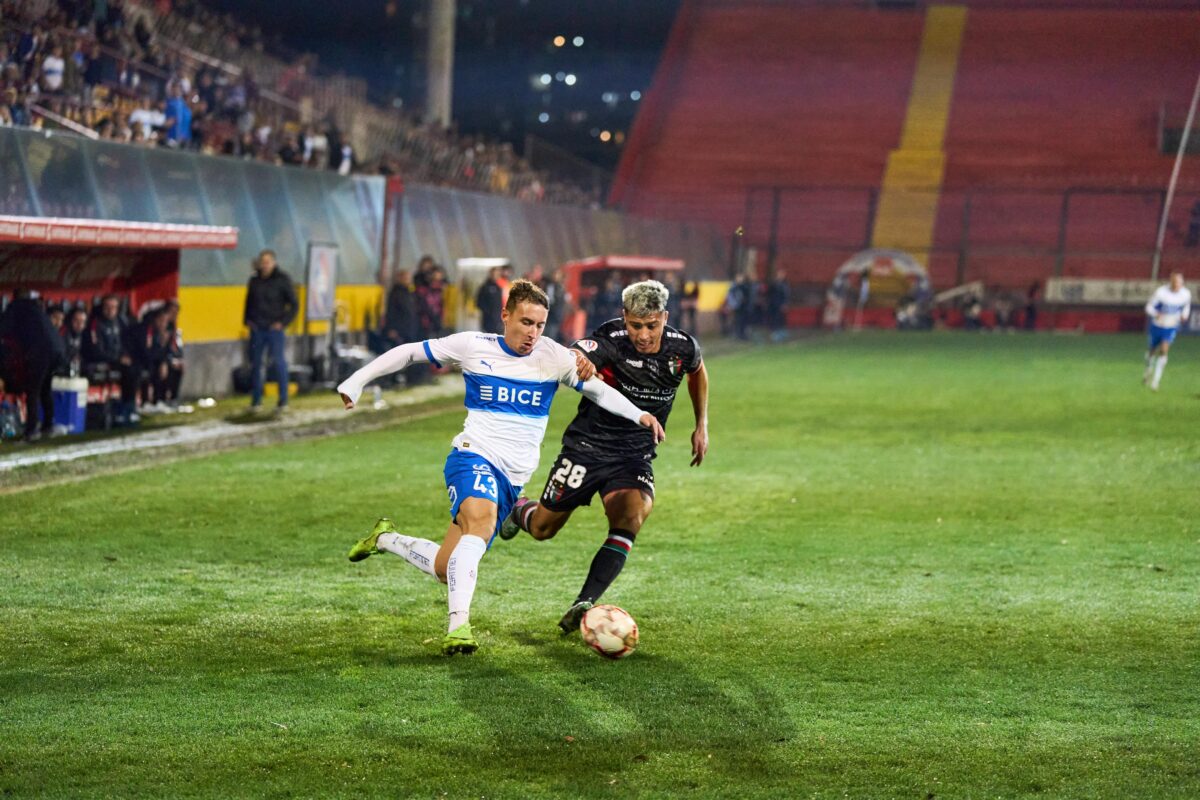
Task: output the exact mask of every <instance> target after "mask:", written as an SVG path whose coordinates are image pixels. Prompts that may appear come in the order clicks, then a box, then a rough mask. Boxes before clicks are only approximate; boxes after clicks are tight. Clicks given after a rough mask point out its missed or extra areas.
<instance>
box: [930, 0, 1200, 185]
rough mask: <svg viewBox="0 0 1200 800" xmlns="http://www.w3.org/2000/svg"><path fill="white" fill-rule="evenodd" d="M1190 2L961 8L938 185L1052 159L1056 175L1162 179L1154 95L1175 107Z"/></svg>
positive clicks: (1036, 166)
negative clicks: (1174, 6)
mask: <svg viewBox="0 0 1200 800" xmlns="http://www.w3.org/2000/svg"><path fill="white" fill-rule="evenodd" d="M1194 8H1195V7H1194V6H1193V10H1190V11H1172V10H1158V11H1155V10H1137V9H1131V8H1129V7H1126V8H1124V9H1116V8H1114V9H1107V10H1105V9H1102V10H1095V9H1067V10H1058V9H1043V10H1030V11H1013V10H1011V9H993V10H989V9H986V8H973V9H971V10H970V12H969V14H968V19H967V25H966V30H965V32H964V37H963V48H962V56H961V58H960V62H959V68H958V76H957V85H956V89H955V93H954V102H953V105H952V108H951V113H950V119H949V125H948V129H947V132H946V150H947V151H948V152H949V153H950V154H951V155H950V159H949V162H948V165H947V176H946V177H947V183H948V184H961V183H968V182H970V183H978V182H981V181H987V180H989V179H996V180H1001V181H1003V180H1006V179H1008V178H1009V176H1008V175H1006V174H1004V173H1006V172H1007V171H1009V170H1011V169H1016V170H1022V171H1024V172H1027V173H1036V172H1040V171H1042V170H1043V168H1045V167H1050V168H1051V169H1054V168H1055V166H1057V170H1056V171H1057V173H1058V176H1059V179H1060V180H1071V181H1073V180H1074V177H1075V176H1076V175H1078V174H1079V173H1086V174H1089V175H1090V176H1091V178H1092V180H1095V181H1103V182H1107V183H1108V184H1110V185H1111V184H1112V183H1113V182H1118V183H1125V182H1128V181H1129V180H1131V179H1133V178H1139V177H1140V178H1141V179H1143V180H1156V181H1157V180H1158V179H1160V178H1163V177H1165V176H1164V174H1163V172H1164V170H1167V171H1168V172H1169V169H1170V158H1169V157H1165V156H1159V155H1158V154H1157V151H1156V132H1157V119H1158V112H1159V107H1160V105H1161V104H1162V103H1163V102H1164V101H1165V102H1170V103H1174V104H1175V105H1176V106H1180V105H1182V106H1184V107H1185V108H1186V103H1187V101H1188V99H1189V98H1190V96H1191V90H1192V86H1193V84H1194V82H1195V79H1196V75H1195V70H1196V52H1197V51H1196V41H1197V32H1198V31H1200V12H1197V11H1196V10H1194ZM1041 177H1042V179H1043V180H1046V181H1048V180H1051V179H1052V178H1051V176H1049V175H1042V176H1041ZM1198 177H1200V176H1198Z"/></svg>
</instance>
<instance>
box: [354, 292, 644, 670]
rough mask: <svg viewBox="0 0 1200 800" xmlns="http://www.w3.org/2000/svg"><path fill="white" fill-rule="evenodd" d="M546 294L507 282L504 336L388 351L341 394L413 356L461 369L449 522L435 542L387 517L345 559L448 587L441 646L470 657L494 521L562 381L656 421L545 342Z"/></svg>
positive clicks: (516, 488)
mask: <svg viewBox="0 0 1200 800" xmlns="http://www.w3.org/2000/svg"><path fill="white" fill-rule="evenodd" d="M547 313H548V302H547V300H546V294H545V292H543V291H542V290H541V289H539V288H538V287H537V286H536V285H534V284H533V283H530V282H529V281H526V280H518V281H514V282H513V284H512V286H511V287H510V288H509V294H508V302H507V303H506V304H505V306H504V310H503V311H502V312H501V320H502V321H503V323H504V335H503V336H499V335H497V334H494V333H474V332H468V333H456V334H453V335H451V336H446V337H443V338H441V339H429V340H426V341H424V342H414V343H411V344H406V345H401V346H399V347H396V348H393V349H391V350H389V351H388V352H386V353H384V354H383V355H381V356H379V358H376V359H375V360H374V361H372V362H371V363H369V364H367V365H366V366H365V367H363V368H362V369H360V370H359V371H358V372H355V373H354V374H353V375H351V376H350V377H349V378H347V379H346V380H345V381H344V382H343V383H342V384H341V385H340V386H338V388H337V390H338V393H339V394H341V396H342V401H343V402H344V403H345V405H346V408H347V409H350V408H353V407H354V404H355V403H356V402H358V398H359V397H360V395H361V394H362V391H363V387H365V386H366V385H367V384H368V383H370V382H371V381H372V380H374V379H376V378H379V377H381V376H383V375H388V374H390V373H392V372H396V371H397V370H401V369H404V368H405V367H407V366H409V365H410V364H412V363H415V362H426V361H427V362H430V363H432V364H434V365H435V366H441V365H442V364H458V365H460V366H461V367H462V371H463V377H464V379H465V380H466V384H467V392H466V398H465V400H464V404H465V405H466V407H467V420H466V423H465V424H464V426H463V430H462V433H460V434H458V436H456V437H454V441H453V442H452V443H451V444H452V445H453V449H452V450H451V451H450V455H449V456H447V458H446V466H445V470H444V473H445V477H446V490H447V492H448V494H449V495H450V520H451V522H450V527H449V528H447V530H446V536H445V538H444V539H443V540H442V543H441V545H440V546H439V545H438V544H437V543H435V542H432V541H430V540H428V539H420V538H416V537H413V536H406V535H403V534H401V533H400V532H399V531H397V530H396V528H395V526H394V525H393V524H392V522H391V520H389V519H381V520H379V522H378V523H376V525H375V528H374V529H373V530H372V531H371V533H370V534H368V535H367V536H366V537H364V538H363V539H361V540H359V541H358V542H357V543H356V544H355V545H354V546H353V547H352V548H350V553H349V557H350V560H351V561H361V560H362V559H364V558H366V557H368V556H372V555H376V554H378V553H380V552H389V553H394V554H395V555H398V556H400V557H401V558H403V559H404V560H405V561H407V562H408V563H409V564H412V565H413V566H414V567H416V568H417V569H419V570H421V571H422V572H424V573H426V574H427V575H431V576H433V577H435V578H437V579H438V580H440V581H443V582H444V583H446V584H447V586H448V587H449V595H450V597H449V606H450V623H449V627H448V632H447V634H446V637H445V639H443V640H442V652H443V653H445V654H447V655H450V654H453V653H473V652H475V650H477V649H478V647H479V644H478V642H476V640H475V637H474V635H473V634H472V632H471V622H470V611H471V598H472V596H473V595H474V594H475V583H476V578H477V573H478V569H479V562H480V560H481V559H482V558H483V554H484V553H485V552H487V549H488V548H489V547H490V546H491V543H492V539H493V538H494V537H495V535H496V532H497V530H498V529H499V520H502V519H504V518H505V517H507V516H508V513H509V511H510V510H511V509H512V504H513V502H515V501H516V499H517V496H518V495H519V494H520V492H521V488H522V487H523V486H524V484H525V481H527V480H529V477H530V476H531V475H532V474H533V472H534V470H536V469H537V463H538V457H539V456H540V454H541V453H540V451H541V445H542V439H543V438H544V437H545V435H546V423H547V421H548V417H549V414H550V401H551V400H552V399H553V398H554V393H555V391H556V390H557V389H558V387H559V385H560V384H562V385H567V386H571V387H573V388H574V389H575V390H576V391H579V392H581V393H582V394H583V395H584V396H586V397H588V398H590V399H591V400H593V401H594V402H596V403H597V404H599V405H600V406H601V407H602V408H604V409H606V410H607V411H610V412H611V413H613V414H616V415H617V416H619V417H624V418H625V419H628V420H630V421H632V422H636V423H637V424H639V425H641V426H643V427H646V428H649V429H650V430H651V431H652V432H653V434H654V438H655V440H656V441H662V439H663V438H664V434H663V429H662V425H660V424H659V422H658V420H657V419H656V418H655V417H654V415H653V414H650V413H648V412H644V411H642V410H641V409H639V408H638V407H637V406H635V405H634V404H633V403H631V402H630V401H629V400H627V399H626V398H625V397H624V396H623V395H621V393H620V392H618V391H617V390H616V389H613V388H612V387H610V386H608V385H607V384H605V383H604V382H603V381H601V380H599V379H597V378H594V377H593V378H590V379H588V380H586V381H582V380H580V379H579V369H580V367H582V366H583V365H581V364H577V362H576V358H575V356H573V355H572V354H571V351H569V350H567V348H565V347H563V346H562V345H560V344H558V343H557V342H555V341H552V340H550V339H545V338H542V329H543V328H544V327H545V325H546V315H547Z"/></svg>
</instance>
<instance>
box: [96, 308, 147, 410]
mask: <svg viewBox="0 0 1200 800" xmlns="http://www.w3.org/2000/svg"><path fill="white" fill-rule="evenodd" d="M129 328H130V325H129V323H128V322H126V320H125V318H124V317H122V316H121V298H119V297H117V296H116V295H115V294H109V295H105V296H104V297H103V298H102V299H101V300H100V310H99V312H98V313H96V314H94V315H93V317H92V321H91V323H89V324H88V330H87V336H86V337H85V339H84V342H83V370H84V376H85V377H86V378H87V379H88V381H90V382H92V383H108V382H109V381H110V380H114V379H116V380H119V381H120V383H121V404H120V406H119V407H118V410H117V422H118V423H119V424H132V423H135V422H137V421H138V420H139V418H138V415H137V408H136V405H137V387H138V373H137V368H136V367H135V365H134V363H133V358H132V356H130V355H129V342H128V337H129Z"/></svg>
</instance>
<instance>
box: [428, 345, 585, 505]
mask: <svg viewBox="0 0 1200 800" xmlns="http://www.w3.org/2000/svg"><path fill="white" fill-rule="evenodd" d="M423 346H424V349H425V356H426V357H427V358H428V359H429V360H430V362H432V363H433V364H435V365H438V366H441V365H443V364H457V365H459V366H461V367H462V372H463V378H464V379H465V381H466V384H467V393H466V397H465V399H464V404H465V405H466V407H467V421H466V423H465V424H464V425H463V429H462V433H460V434H459V435H458V436H456V437H454V441H453V442H452V444H453V445H454V447H455V449H457V450H463V451H467V452H473V453H479V454H480V455H481V456H483V457H484V458H486V459H487V460H488V461H490V462H492V464H493V465H494V466H495V467H497V468H498V469H500V470H502V471H503V472H504V474H505V475H506V476H507V477H508V479H509V481H510V482H511V483H512V484H513V485H514V486H523V485H524V484H525V482H526V481H528V480H529V478H530V476H531V475H533V472H534V470H536V469H537V465H538V459H539V458H540V457H541V447H542V439H543V438H544V437H545V435H546V424H547V422H548V421H549V417H550V403H551V401H552V400H553V399H554V393H555V392H556V391H557V390H558V387H559V386H560V385H564V386H570V387H572V388H574V389H575V390H576V391H580V390H581V389H582V388H583V382H582V381H580V380H579V377H578V376H577V375H576V372H575V357H574V356H573V355H572V354H571V353H570V351H568V350H567V348H565V347H563V346H562V345H560V344H559V343H558V342H555V341H553V340H551V339H548V338H546V337H544V336H543V337H542V338H540V339H538V341H537V344H535V345H534V347H533V350H532V351H531V352H530V353H529V355H525V356H522V355H520V354H518V353H517V352H516V351H514V350H512V349H511V348H509V346H508V345H507V344H506V343H505V341H504V337H502V336H498V335H497V334H494V333H476V332H465V333H455V334H452V335H450V336H445V337H443V338H441V339H428V340H426V341H425V342H424V344H423Z"/></svg>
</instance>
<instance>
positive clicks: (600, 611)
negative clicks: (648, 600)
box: [579, 606, 638, 659]
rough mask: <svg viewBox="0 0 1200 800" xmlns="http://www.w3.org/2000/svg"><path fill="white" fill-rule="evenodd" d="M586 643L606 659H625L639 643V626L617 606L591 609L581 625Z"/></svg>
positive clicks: (580, 628) (580, 630) (626, 612)
mask: <svg viewBox="0 0 1200 800" xmlns="http://www.w3.org/2000/svg"><path fill="white" fill-rule="evenodd" d="M579 632H580V633H582V634H583V641H584V643H585V644H586V645H587V646H588V647H590V648H592V649H593V650H595V651H596V652H597V653H599V654H600V655H602V656H604V657H605V658H613V659H616V658H624V657H625V656H627V655H629V654H630V653H632V652H633V648H635V647H637V643H638V626H637V623H636V622H634V619H633V617H631V616H630V615H629V612H628V611H626V610H625V609H623V608H617V607H616V606H594V607H593V608H589V609H588V610H587V613H586V614H584V615H583V619H582V620H581V621H580V623H579Z"/></svg>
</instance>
